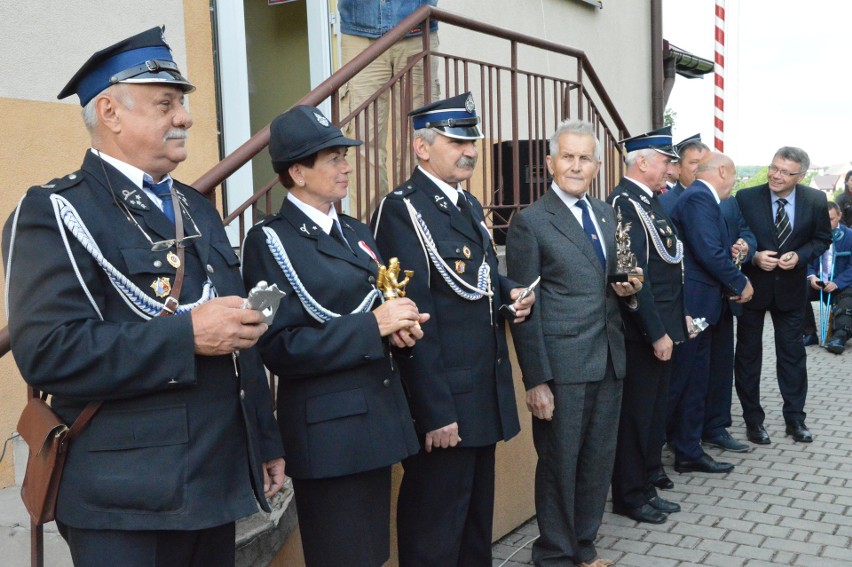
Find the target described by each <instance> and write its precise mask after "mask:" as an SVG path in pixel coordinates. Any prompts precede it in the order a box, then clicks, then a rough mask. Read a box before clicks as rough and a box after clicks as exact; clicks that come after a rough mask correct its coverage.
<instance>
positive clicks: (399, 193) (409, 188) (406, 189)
mask: <svg viewBox="0 0 852 567" xmlns="http://www.w3.org/2000/svg"><path fill="white" fill-rule="evenodd" d="M415 191H417V186H415V185H414V183H405V184H403V185H400V186H399V187H397V188H396V189H394V190H393V191H391V192H390V193H388V194H387V196H388V197H395V198H402V197H407V196H408V195H410V194H412V193H414V192H415Z"/></svg>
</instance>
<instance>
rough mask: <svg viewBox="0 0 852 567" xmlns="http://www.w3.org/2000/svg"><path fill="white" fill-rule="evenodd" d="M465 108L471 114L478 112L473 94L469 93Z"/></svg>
mask: <svg viewBox="0 0 852 567" xmlns="http://www.w3.org/2000/svg"><path fill="white" fill-rule="evenodd" d="M464 109H465V110H467V111H468V113H469V114H473V113H474V112H476V105H475V104H474V103H473V95H471V94H469V95H467V100H465V101H464Z"/></svg>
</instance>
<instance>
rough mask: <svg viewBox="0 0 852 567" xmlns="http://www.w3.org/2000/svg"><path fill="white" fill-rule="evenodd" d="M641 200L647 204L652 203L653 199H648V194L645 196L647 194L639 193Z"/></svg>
mask: <svg viewBox="0 0 852 567" xmlns="http://www.w3.org/2000/svg"><path fill="white" fill-rule="evenodd" d="M639 200H640V201H642V202H643V203H645V204H646V205H650V204H651V201H650V200H649V199H648V197H647V196H645V195H639Z"/></svg>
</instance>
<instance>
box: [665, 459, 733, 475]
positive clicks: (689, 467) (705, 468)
mask: <svg viewBox="0 0 852 567" xmlns="http://www.w3.org/2000/svg"><path fill="white" fill-rule="evenodd" d="M675 470H676V471H677V472H679V473H685V472H706V473H729V472H731V471H732V470H734V465H732V464H731V463H717V462H716V461H714V460H713V457H711V456H710V455H702V456H701V458H700V459H698V460H697V461H677V460H676V461H675Z"/></svg>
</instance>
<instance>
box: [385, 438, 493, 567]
mask: <svg viewBox="0 0 852 567" xmlns="http://www.w3.org/2000/svg"><path fill="white" fill-rule="evenodd" d="M402 466H403V469H404V470H405V474H404V475H403V477H402V483H401V484H400V487H399V502H398V504H397V518H396V520H397V540H398V544H399V565H400V567H468V566H469V567H488V566H490V565H491V528H492V525H493V523H494V445H488V446H486V447H469V448H463V447H461V446H458V447H455V448H452V449H432V452H431V453H427V452H426V451H424V450H422V449H421V450H420V452H419V453H418V454H416V455H414V456H412V457H409V458H407V459H405V460H404V461H403V462H402Z"/></svg>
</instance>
